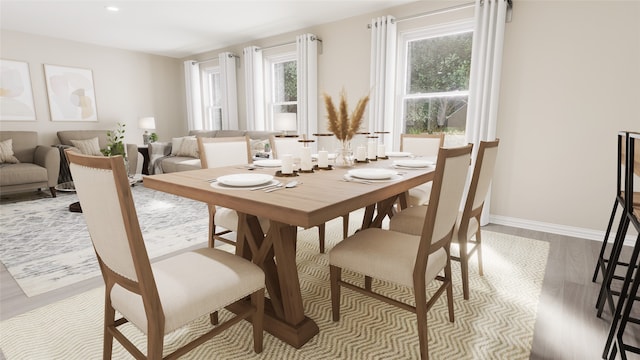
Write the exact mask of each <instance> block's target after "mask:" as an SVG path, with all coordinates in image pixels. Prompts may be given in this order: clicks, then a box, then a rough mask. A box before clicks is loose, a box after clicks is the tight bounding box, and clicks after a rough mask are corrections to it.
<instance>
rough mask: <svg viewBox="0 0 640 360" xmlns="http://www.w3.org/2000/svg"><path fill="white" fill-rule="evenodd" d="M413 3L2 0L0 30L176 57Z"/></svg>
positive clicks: (389, 0) (383, 0)
mask: <svg viewBox="0 0 640 360" xmlns="http://www.w3.org/2000/svg"><path fill="white" fill-rule="evenodd" d="M412 1H415V0H323V1H317V0H297V1H296V0H289V1H270V0H253V1H245V0H209V1H204V0H201V1H177V0H173V1H151V0H143V1H140V0H136V1H131V0H130V1H108V0H76V1H56V0H48V1H47V0H45V1H31V0H2V1H0V28H2V30H13V31H20V32H25V33H30V34H36V35H43V36H49V37H53V38H60V39H66V40H73V41H79V42H83V43H90V44H96V45H102V46H108V47H114V48H120V49H126V50H132V51H141V52H145V53H151V54H156V55H163V56H169V57H175V58H182V57H187V56H189V55H193V54H197V53H202V52H206V51H209V50H216V49H220V48H224V47H227V46H231V45H236V44H241V43H245V42H249V41H252V40H257V39H262V38H265V37H269V36H275V35H279V34H283V33H286V32H290V31H295V30H299V29H303V28H306V27H310V26H315V25H319V24H324V23H328V22H332V21H337V20H341V19H345V18H349V17H352V16H357V15H362V14H366V13H370V12H374V11H378V10H382V9H386V8H389V7H393V6H397V5H401V4H406V3H409V2H412ZM109 5H113V6H117V7H118V8H119V11H117V12H110V11H108V10H106V7H107V6H109Z"/></svg>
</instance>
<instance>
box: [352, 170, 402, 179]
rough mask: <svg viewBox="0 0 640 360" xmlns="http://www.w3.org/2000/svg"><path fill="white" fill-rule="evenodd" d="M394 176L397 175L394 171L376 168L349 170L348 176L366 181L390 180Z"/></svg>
mask: <svg viewBox="0 0 640 360" xmlns="http://www.w3.org/2000/svg"><path fill="white" fill-rule="evenodd" d="M396 174H398V173H397V172H396V171H394V170H389V169H378V168H369V169H354V170H349V175H351V176H353V177H355V178H359V179H368V180H381V179H390V178H391V177H392V176H393V175H396Z"/></svg>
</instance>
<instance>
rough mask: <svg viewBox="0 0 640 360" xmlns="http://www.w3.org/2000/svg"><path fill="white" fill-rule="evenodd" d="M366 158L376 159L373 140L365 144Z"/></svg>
mask: <svg viewBox="0 0 640 360" xmlns="http://www.w3.org/2000/svg"><path fill="white" fill-rule="evenodd" d="M367 158H368V159H370V160H375V159H376V143H375V141H373V140H371V141H369V143H368V144H367Z"/></svg>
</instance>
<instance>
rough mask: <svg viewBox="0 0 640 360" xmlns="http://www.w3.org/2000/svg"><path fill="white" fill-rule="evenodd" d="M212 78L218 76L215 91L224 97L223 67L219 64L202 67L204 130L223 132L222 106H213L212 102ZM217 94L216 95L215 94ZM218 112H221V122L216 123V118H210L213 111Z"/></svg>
mask: <svg viewBox="0 0 640 360" xmlns="http://www.w3.org/2000/svg"><path fill="white" fill-rule="evenodd" d="M212 76H218V78H219V81H218V88H217V89H214V90H215V91H217V92H218V93H219V94H220V95H222V88H220V87H219V85H220V78H221V77H222V72H221V67H220V64H219V63H217V62H216V63H213V62H212V64H211V65H205V66H201V67H200V86H201V91H202V128H203V129H204V130H221V129H222V110H223V109H222V104H220V105H219V106H216V105H214V104H211V100H212V94H211V89H212V85H213V84H212V83H215V81H212ZM214 94H215V93H214ZM216 109H217V110H218V111H219V112H220V122H219V123H218V124H216V123H215V117H210V116H209V114H210V112H211V111H215V110H216Z"/></svg>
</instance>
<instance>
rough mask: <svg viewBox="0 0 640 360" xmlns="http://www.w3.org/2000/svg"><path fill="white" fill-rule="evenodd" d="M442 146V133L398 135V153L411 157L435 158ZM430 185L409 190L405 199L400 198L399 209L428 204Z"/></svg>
mask: <svg viewBox="0 0 640 360" xmlns="http://www.w3.org/2000/svg"><path fill="white" fill-rule="evenodd" d="M443 145H444V133H440V134H427V133H424V134H400V151H402V152H410V153H411V154H412V156H419V157H433V158H435V157H436V156H437V155H438V150H439V149H440V148H441V147H442V146H443ZM432 185H433V183H432V182H431V181H428V182H426V183H424V184H421V185H418V186H416V187H414V188H412V189H409V191H408V192H407V194H406V199H405V198H403V197H401V198H400V209H405V208H407V207H409V206H416V205H424V204H426V203H428V201H429V194H430V193H431V186H432Z"/></svg>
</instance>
